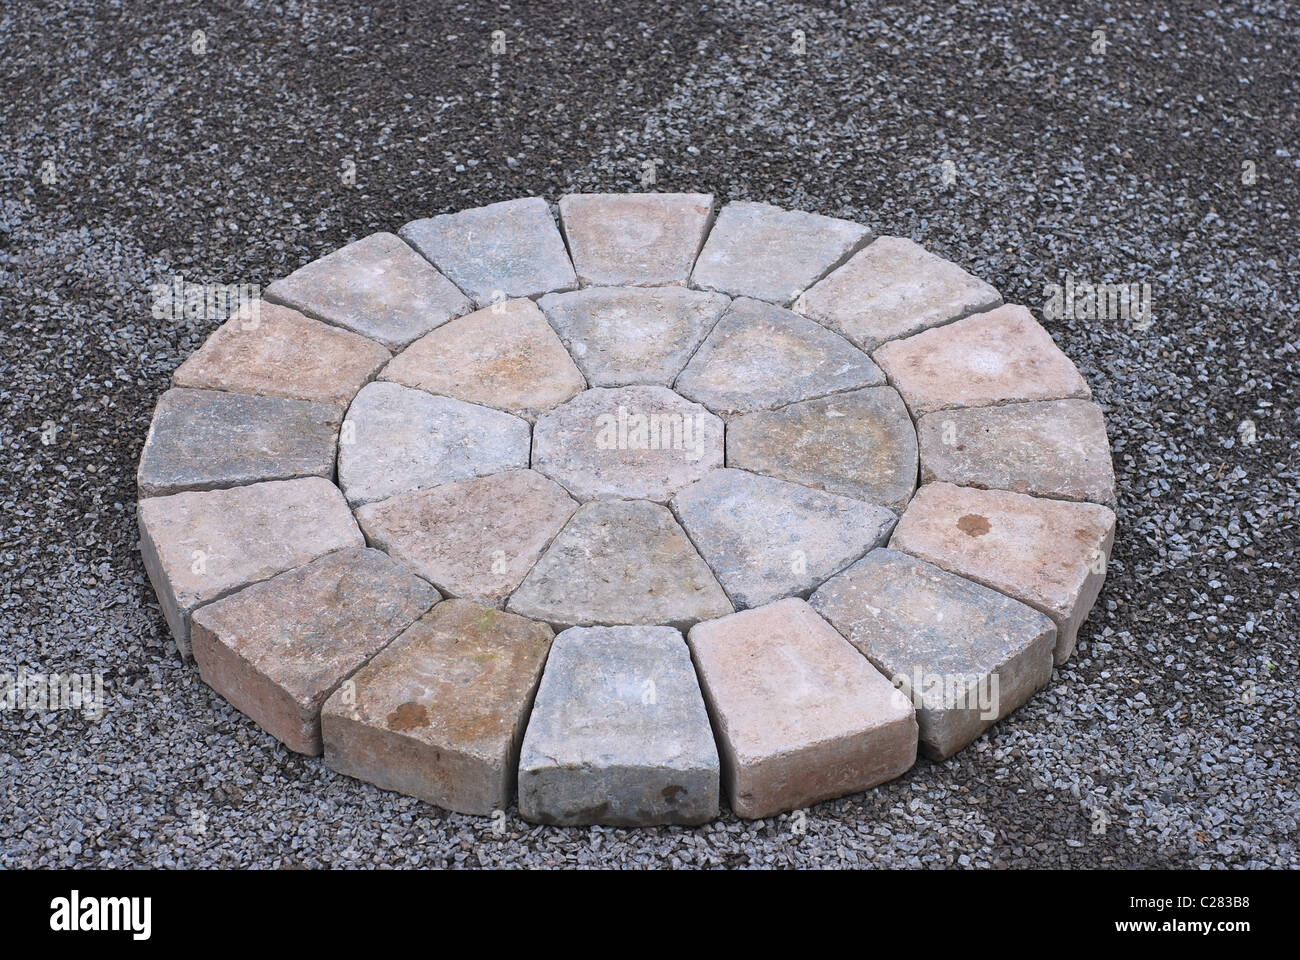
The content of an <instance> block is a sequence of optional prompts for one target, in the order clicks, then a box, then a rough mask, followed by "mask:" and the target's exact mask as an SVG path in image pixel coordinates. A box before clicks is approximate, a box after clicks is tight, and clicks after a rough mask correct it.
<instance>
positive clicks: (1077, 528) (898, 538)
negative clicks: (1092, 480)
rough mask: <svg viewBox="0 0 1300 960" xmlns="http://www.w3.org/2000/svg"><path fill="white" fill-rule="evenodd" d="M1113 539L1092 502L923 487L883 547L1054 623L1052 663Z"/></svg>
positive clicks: (1066, 647)
mask: <svg viewBox="0 0 1300 960" xmlns="http://www.w3.org/2000/svg"><path fill="white" fill-rule="evenodd" d="M1114 536H1115V514H1114V513H1112V512H1111V511H1110V509H1109V508H1107V507H1103V506H1100V505H1098V504H1095V503H1069V502H1066V501H1063V500H1043V499H1039V498H1038V497H1030V496H1026V495H1025V494H1023V493H1009V492H1007V491H1005V490H975V489H971V488H969V487H957V486H953V485H952V484H950V483H927V484H926V485H925V486H923V487H922V488H921V489H920V490H918V491H917V493H916V497H915V498H914V499H913V500H912V503H911V504H910V505H909V506H908V508H907V512H906V513H904V514H903V518H902V519H901V520H900V521H899V522H898V526H897V527H895V528H894V535H893V537H891V538H890V541H889V545H890V546H891V547H893V548H894V549H895V550H902V551H903V552H904V553H910V554H912V555H913V556H915V557H919V558H920V559H922V560H925V561H928V562H929V563H933V564H935V565H936V566H939V567H943V569H945V570H948V571H950V572H952V573H956V574H959V575H960V576H963V577H966V578H967V579H969V580H974V581H975V582H976V583H982V584H984V585H985V586H986V587H992V588H993V589H994V590H997V591H999V592H1000V593H1005V594H1006V595H1007V596H1009V597H1014V598H1015V599H1016V600H1019V601H1021V602H1022V603H1027V604H1029V605H1030V606H1031V607H1033V608H1035V609H1036V610H1041V611H1042V612H1043V613H1045V614H1047V615H1048V616H1049V617H1051V618H1052V620H1053V621H1055V623H1056V651H1055V656H1056V662H1057V663H1064V662H1065V661H1066V660H1067V659H1068V658H1069V656H1070V654H1071V653H1073V652H1074V644H1075V640H1076V638H1077V637H1078V633H1079V625H1080V624H1082V623H1083V620H1084V618H1085V617H1086V616H1087V615H1088V611H1089V610H1090V609H1092V605H1093V602H1094V601H1096V599H1097V594H1098V593H1100V592H1101V585H1102V581H1104V580H1105V579H1106V562H1107V560H1108V559H1109V558H1110V548H1111V544H1112V542H1113V541H1114Z"/></svg>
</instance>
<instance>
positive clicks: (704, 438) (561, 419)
mask: <svg viewBox="0 0 1300 960" xmlns="http://www.w3.org/2000/svg"><path fill="white" fill-rule="evenodd" d="M722 454H723V424H722V421H721V420H720V419H718V418H717V417H716V416H714V415H713V414H712V413H710V412H709V411H708V410H706V409H705V408H704V407H702V406H700V405H699V404H698V403H691V402H690V401H688V400H684V399H683V398H682V397H680V396H678V395H677V394H676V393H673V391H671V390H668V389H666V388H664V387H648V386H638V387H617V388H609V389H606V388H598V389H594V390H588V391H586V392H585V393H582V394H580V395H579V396H578V397H576V398H574V399H573V400H570V401H569V402H568V403H565V404H563V405H562V406H559V407H557V408H556V409H554V410H552V411H550V412H548V413H544V414H542V415H541V416H540V417H538V418H537V426H536V428H535V429H534V431H533V453H532V464H533V468H534V469H535V470H540V471H541V472H542V473H544V474H546V476H548V477H550V478H551V479H553V480H555V481H557V482H559V483H561V484H563V485H564V487H565V488H566V489H567V490H568V491H569V492H570V493H571V494H573V495H574V496H575V497H577V498H578V499H579V500H592V499H596V498H603V497H622V498H627V499H640V500H654V501H656V502H659V503H666V502H667V501H668V499H669V498H670V497H671V496H672V495H673V494H674V493H676V492H677V491H678V490H680V489H681V488H682V487H684V486H686V485H687V484H689V483H693V482H694V481H696V480H698V479H699V478H700V477H702V476H704V474H706V473H708V472H709V471H710V470H712V469H713V468H714V467H720V466H722Z"/></svg>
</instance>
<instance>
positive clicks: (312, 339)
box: [172, 301, 391, 407]
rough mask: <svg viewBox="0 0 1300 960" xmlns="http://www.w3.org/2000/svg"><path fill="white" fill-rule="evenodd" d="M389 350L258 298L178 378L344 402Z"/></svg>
mask: <svg viewBox="0 0 1300 960" xmlns="http://www.w3.org/2000/svg"><path fill="white" fill-rule="evenodd" d="M390 356H391V355H390V354H389V352H388V350H386V349H385V348H384V347H383V346H382V345H381V344H378V343H376V342H375V341H373V340H367V339H366V338H365V337H359V336H357V335H356V334H355V333H350V332H349V331H347V330H340V329H339V328H338V327H332V326H330V325H329V324H327V323H321V322H320V321H319V320H312V319H311V318H310V317H305V316H303V315H302V314H301V313H299V312H298V311H296V310H290V309H289V308H288V307H282V306H280V305H278V304H274V303H268V302H266V301H257V302H256V303H255V304H246V305H245V306H244V307H242V308H241V309H240V312H239V313H238V314H236V315H235V316H234V317H231V318H230V319H229V320H227V321H226V322H225V323H223V324H222V325H221V326H220V327H218V328H217V329H216V330H215V331H214V332H213V334H212V336H210V337H208V340H207V342H206V343H204V344H203V346H202V347H200V348H199V349H198V350H197V351H196V352H195V353H193V354H191V355H190V356H189V358H188V359H187V360H186V361H185V362H184V363H182V364H181V365H180V366H179V367H177V368H176V372H175V373H174V374H172V385H173V386H176V387H199V388H206V389H210V390H229V391H230V392H232V393H255V394H260V395H261V396H265V397H290V398H293V399H295V400H318V401H321V402H323V403H333V404H336V405H338V406H341V407H345V406H347V405H348V403H349V402H351V400H352V398H353V396H355V395H356V393H357V391H358V390H360V389H361V388H362V386H364V385H365V384H366V383H367V382H369V381H370V379H371V378H372V377H374V375H375V374H376V373H377V372H378V371H379V368H380V367H382V366H383V365H384V364H385V363H387V362H388V360H389V357H390Z"/></svg>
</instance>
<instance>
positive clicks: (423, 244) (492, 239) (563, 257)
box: [398, 197, 578, 307]
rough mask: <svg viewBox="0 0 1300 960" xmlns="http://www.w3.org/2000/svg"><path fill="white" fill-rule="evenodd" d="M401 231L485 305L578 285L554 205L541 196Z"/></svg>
mask: <svg viewBox="0 0 1300 960" xmlns="http://www.w3.org/2000/svg"><path fill="white" fill-rule="evenodd" d="M398 233H400V234H401V236H402V239H404V240H405V241H406V242H407V243H409V244H411V246H413V247H415V249H416V250H418V251H420V253H422V254H423V255H424V256H425V257H427V258H428V259H429V261H430V262H432V263H433V265H434V266H436V267H437V268H438V269H439V270H441V271H442V272H443V273H444V274H446V275H447V276H448V277H450V278H451V279H452V280H453V281H455V283H456V285H457V286H458V287H460V288H461V289H462V290H464V291H465V292H466V293H467V294H469V296H470V297H472V298H473V299H474V302H475V303H477V304H478V305H479V306H480V307H486V306H487V305H488V304H490V303H492V302H493V301H495V300H504V299H509V298H511V297H535V296H539V295H540V294H543V293H550V292H551V291H553V290H572V289H574V288H575V287H576V286H577V285H578V281H577V278H576V277H575V276H574V273H573V264H572V263H570V262H569V254H568V253H567V252H566V251H565V249H564V239H563V238H562V237H561V236H560V231H559V229H557V228H556V226H555V218H554V217H552V216H551V208H550V206H549V205H548V204H547V202H546V201H545V200H543V199H542V198H541V197H525V198H522V199H519V200H504V201H502V202H501V203H492V204H489V205H488V206H486V207H476V208H474V209H472V210H461V211H460V212H459V213H448V214H443V215H442V216H437V217H430V218H428V219H426V220H413V221H412V222H410V223H408V224H407V225H406V226H404V227H402V229H401V230H399V231H398Z"/></svg>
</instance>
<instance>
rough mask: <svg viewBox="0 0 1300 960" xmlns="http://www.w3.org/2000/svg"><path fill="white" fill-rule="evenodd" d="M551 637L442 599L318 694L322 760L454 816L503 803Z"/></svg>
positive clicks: (542, 628)
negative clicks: (333, 687) (347, 678)
mask: <svg viewBox="0 0 1300 960" xmlns="http://www.w3.org/2000/svg"><path fill="white" fill-rule="evenodd" d="M553 636H554V634H553V633H552V632H551V628H550V627H548V626H546V624H544V623H533V622H532V621H530V620H525V619H524V618H523V617H516V616H513V615H511V614H509V613H502V612H501V611H500V610H494V609H492V608H491V607H484V606H480V605H479V604H477V603H471V602H470V601H468V600H444V601H443V602H442V603H440V604H438V605H437V606H435V607H434V608H433V609H432V610H430V611H429V612H428V613H427V614H425V615H424V616H423V617H421V618H420V619H419V620H417V621H416V622H415V623H414V624H412V625H411V627H410V628H409V629H408V630H407V631H406V632H405V633H403V634H402V635H401V636H400V637H398V638H397V639H396V640H394V641H393V642H392V643H390V644H389V645H388V646H387V647H385V648H384V650H382V651H381V652H380V653H379V654H377V655H376V656H375V657H374V659H372V660H371V661H370V662H369V663H367V664H366V665H365V666H364V667H362V668H361V669H360V670H358V671H357V672H356V673H355V674H354V675H353V676H352V680H351V682H350V683H344V684H343V685H341V686H340V687H339V689H338V690H337V691H335V693H334V695H333V696H331V697H330V698H329V699H328V700H327V701H326V702H325V708H324V709H323V710H322V711H321V734H322V736H323V738H324V741H325V762H326V763H327V764H329V766H330V767H332V768H333V769H335V770H337V771H338V772H339V773H342V774H346V775H347V776H350V777H356V778H358V779H360V780H365V781H367V782H368V783H373V784H374V785H375V786H377V787H382V788H383V789H385V790H396V791H397V792H398V793H404V794H407V795H409V796H413V797H418V798H420V799H421V800H425V801H427V802H429V803H433V804H436V805H437V806H439V807H445V808H446V809H448V810H455V811H456V812H458V813H469V814H477V815H480V816H486V815H488V814H491V813H492V812H493V811H494V810H504V809H505V808H506V806H507V805H508V804H509V803H510V799H511V795H512V794H513V793H514V784H515V772H516V770H517V769H518V766H519V744H520V741H521V740H522V739H523V734H524V727H525V726H526V725H527V722H528V709H529V706H530V705H531V704H532V701H533V694H534V692H535V691H536V689H537V681H538V678H539V677H540V676H541V673H542V665H543V664H544V663H545V662H546V653H547V650H549V649H550V646H551V639H552V637H553Z"/></svg>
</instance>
